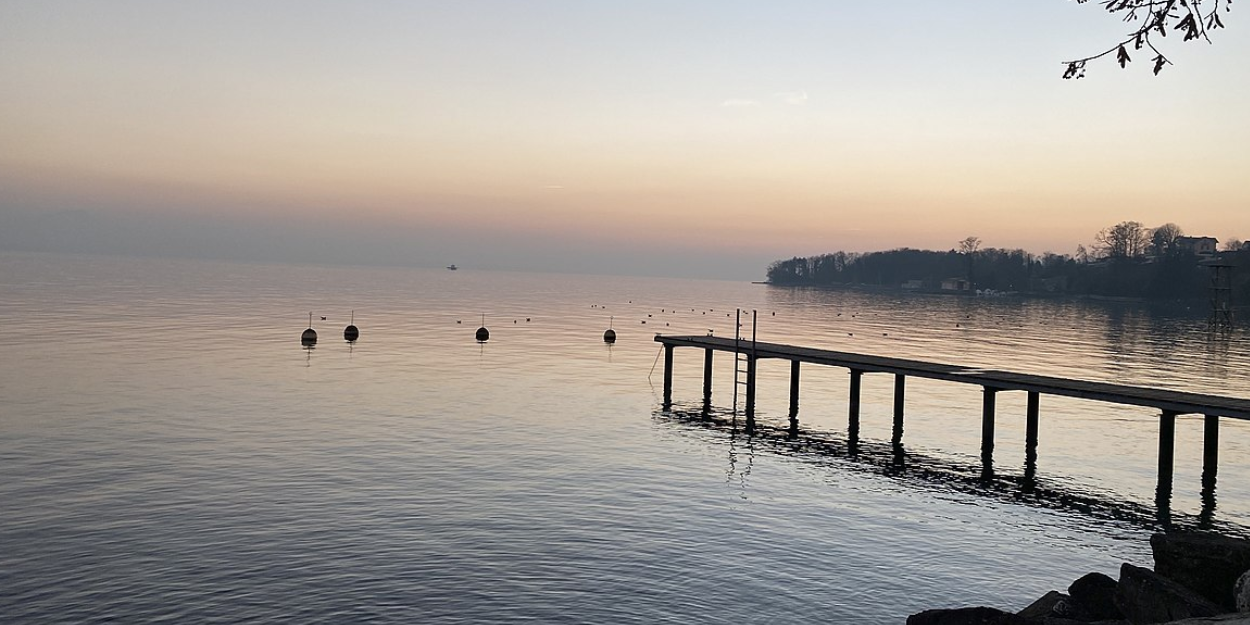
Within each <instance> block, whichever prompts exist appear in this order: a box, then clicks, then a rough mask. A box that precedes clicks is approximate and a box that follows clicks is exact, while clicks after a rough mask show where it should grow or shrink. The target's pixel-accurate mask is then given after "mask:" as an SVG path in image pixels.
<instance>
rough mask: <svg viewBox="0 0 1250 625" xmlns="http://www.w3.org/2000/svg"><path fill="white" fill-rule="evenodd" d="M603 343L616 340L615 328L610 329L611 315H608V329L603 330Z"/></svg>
mask: <svg viewBox="0 0 1250 625" xmlns="http://www.w3.org/2000/svg"><path fill="white" fill-rule="evenodd" d="M603 342H604V343H615V342H616V330H613V329H612V317H608V329H607V330H605V331H604V332H603Z"/></svg>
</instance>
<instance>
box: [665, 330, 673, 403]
mask: <svg viewBox="0 0 1250 625" xmlns="http://www.w3.org/2000/svg"><path fill="white" fill-rule="evenodd" d="M672 403H673V346H672V344H669V343H665V344H664V407H665V408H667V407H669V406H670V405H672Z"/></svg>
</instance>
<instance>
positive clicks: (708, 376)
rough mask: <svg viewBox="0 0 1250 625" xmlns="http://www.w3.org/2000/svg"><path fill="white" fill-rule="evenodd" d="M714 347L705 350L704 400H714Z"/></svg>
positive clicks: (706, 401)
mask: <svg viewBox="0 0 1250 625" xmlns="http://www.w3.org/2000/svg"><path fill="white" fill-rule="evenodd" d="M712 351H713V350H712V349H711V348H709V349H705V350H703V402H704V403H708V402H711V401H712Z"/></svg>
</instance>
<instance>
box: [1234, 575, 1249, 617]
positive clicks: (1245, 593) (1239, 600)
mask: <svg viewBox="0 0 1250 625" xmlns="http://www.w3.org/2000/svg"><path fill="white" fill-rule="evenodd" d="M1233 603H1235V604H1237V611H1238V612H1250V571H1246V572H1245V573H1242V574H1241V577H1238V578H1237V584H1236V585H1235V586H1233Z"/></svg>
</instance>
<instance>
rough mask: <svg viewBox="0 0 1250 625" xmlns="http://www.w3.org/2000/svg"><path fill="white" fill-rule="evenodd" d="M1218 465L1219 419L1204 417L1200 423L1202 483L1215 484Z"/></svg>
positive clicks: (1214, 416) (1212, 416)
mask: <svg viewBox="0 0 1250 625" xmlns="http://www.w3.org/2000/svg"><path fill="white" fill-rule="evenodd" d="M1219 464H1220V417H1219V416H1218V415H1204V416H1203V423H1202V483H1203V485H1204V486H1206V485H1207V483H1208V482H1210V483H1211V484H1215V474H1216V471H1217V470H1218V468H1219Z"/></svg>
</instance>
